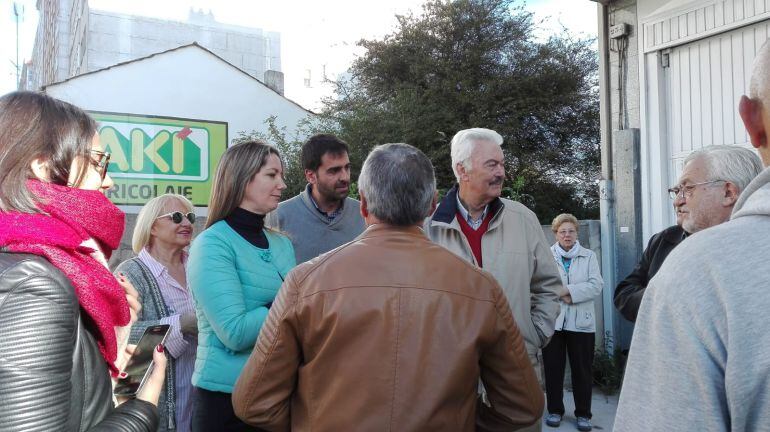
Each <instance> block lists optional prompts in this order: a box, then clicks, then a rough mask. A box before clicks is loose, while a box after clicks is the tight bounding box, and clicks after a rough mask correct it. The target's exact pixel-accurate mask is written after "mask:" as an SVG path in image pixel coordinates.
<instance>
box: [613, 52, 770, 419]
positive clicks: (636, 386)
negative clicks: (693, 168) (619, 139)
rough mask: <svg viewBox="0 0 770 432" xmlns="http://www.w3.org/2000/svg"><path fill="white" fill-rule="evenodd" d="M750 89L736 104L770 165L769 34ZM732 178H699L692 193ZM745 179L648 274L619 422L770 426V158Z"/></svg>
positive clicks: (717, 186) (753, 141) (715, 187)
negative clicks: (728, 202) (715, 215)
mask: <svg viewBox="0 0 770 432" xmlns="http://www.w3.org/2000/svg"><path fill="white" fill-rule="evenodd" d="M749 91H750V92H749V94H750V97H747V96H743V97H742V98H741V101H740V103H739V107H738V109H739V113H740V115H741V118H742V119H743V123H744V125H745V127H746V131H747V132H748V136H749V140H750V141H751V144H752V145H753V146H754V147H755V148H756V149H757V150H758V151H759V154H760V156H761V157H762V161H763V162H764V164H765V166H770V147H769V146H768V141H767V138H768V132H770V43H765V45H764V46H763V47H762V48H760V51H759V53H758V55H757V57H756V59H755V62H754V68H753V72H752V76H751V81H750V87H749ZM717 179H719V180H726V181H728V182H729V178H727V177H725V176H722V175H719V176H717V175H714V174H713V173H712V177H710V178H708V177H707V178H697V179H696V178H693V179H690V182H689V183H686V184H687V185H693V184H694V183H699V182H706V181H712V180H717ZM704 187H705V188H706V189H704ZM727 187H728V186H725V185H724V183H721V182H715V183H714V184H713V185H712V184H704V185H699V186H696V187H695V188H693V189H691V193H692V195H691V197H687V195H686V193H687V191H686V190H685V191H684V193H685V197H686V198H685V199H687V200H689V199H691V198H695V197H696V196H698V194H699V193H703V192H705V191H707V189H708V191H709V192H711V193H716V192H717V191H722V192H725V191H726V189H727ZM741 189H742V193H741V196H740V197H739V198H738V200H737V202H736V203H735V205H734V207H733V211H732V215H731V216H730V220H729V221H727V222H725V223H722V224H720V225H719V226H715V227H713V228H709V229H707V230H704V231H702V232H700V233H698V234H696V235H694V236H692V237H690V238H688V239H687V241H685V242H683V243H682V244H681V245H679V246H678V247H677V248H676V249H675V250H674V251H673V252H671V254H670V255H669V256H668V258H666V262H665V263H663V266H662V267H661V268H660V271H659V272H658V274H657V275H656V276H655V278H653V279H652V281H650V284H649V286H648V287H647V294H646V295H645V300H644V301H643V302H642V305H641V308H640V310H639V317H638V320H637V324H636V329H635V330H634V338H633V342H632V343H631V352H630V356H629V358H628V363H627V366H626V373H625V378H624V380H623V390H622V392H621V394H620V401H619V403H618V411H617V416H616V418H615V426H614V429H613V430H614V431H616V432H625V431H659V430H667V431H759V430H767V429H768V425H769V424H770V385H768V377H770V332H768V330H767V324H766V323H767V314H768V310H770V267H769V266H768V263H770V168H765V170H764V171H762V172H761V173H760V174H759V175H758V176H757V177H756V178H754V179H753V180H752V181H751V182H750V183H749V184H748V185H746V186H745V188H741ZM725 193H726V192H725ZM689 210H692V209H689Z"/></svg>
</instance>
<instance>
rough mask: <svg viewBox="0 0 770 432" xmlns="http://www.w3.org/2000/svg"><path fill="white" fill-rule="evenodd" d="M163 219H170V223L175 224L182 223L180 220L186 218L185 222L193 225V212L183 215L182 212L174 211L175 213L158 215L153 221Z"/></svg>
mask: <svg viewBox="0 0 770 432" xmlns="http://www.w3.org/2000/svg"><path fill="white" fill-rule="evenodd" d="M164 217H168V218H171V222H174V223H175V224H180V223H182V220H183V219H184V218H187V220H188V221H190V223H195V213H193V212H190V213H187V214H185V213H182V212H178V211H175V212H171V213H166V214H164V215H160V216H158V217H156V218H155V219H160V218H164Z"/></svg>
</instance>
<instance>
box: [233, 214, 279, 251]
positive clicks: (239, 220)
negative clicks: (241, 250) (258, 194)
mask: <svg viewBox="0 0 770 432" xmlns="http://www.w3.org/2000/svg"><path fill="white" fill-rule="evenodd" d="M225 222H227V224H228V225H230V228H232V229H233V230H235V232H237V233H238V234H239V235H240V236H241V237H243V238H245V239H246V241H248V242H249V243H251V244H253V245H254V246H256V247H258V248H261V249H267V248H268V247H270V244H269V243H268V242H267V236H266V235H265V231H264V230H263V229H262V228H263V227H264V225H265V215H261V214H256V213H252V212H250V211H248V210H244V209H242V208H240V207H236V208H235V210H233V212H232V213H230V216H228V217H226V218H225Z"/></svg>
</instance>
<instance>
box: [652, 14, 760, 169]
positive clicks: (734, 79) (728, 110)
mask: <svg viewBox="0 0 770 432" xmlns="http://www.w3.org/2000/svg"><path fill="white" fill-rule="evenodd" d="M769 34H770V22H768V21H765V22H761V23H757V24H754V25H751V26H748V27H743V28H739V29H736V30H732V31H730V32H727V33H723V34H719V35H715V36H712V37H708V38H706V39H701V40H698V41H695V42H691V43H688V44H685V45H681V46H678V47H674V48H672V49H671V50H670V52H668V67H665V62H664V68H663V71H664V81H663V83H664V85H665V95H666V99H665V100H666V104H665V108H666V109H667V112H666V115H665V119H666V128H667V130H668V132H669V133H668V145H667V147H668V148H669V149H670V153H669V155H670V156H669V157H670V161H671V164H672V165H671V167H672V169H671V170H670V171H669V172H670V174H671V175H670V176H669V182H670V183H671V184H673V182H674V181H676V179H677V178H678V177H679V174H680V173H681V171H682V162H683V160H684V158H685V157H687V155H688V154H690V152H692V151H693V150H697V149H699V148H702V147H705V146H709V145H715V144H732V145H744V146H748V147H751V146H750V144H749V142H748V136H747V135H746V130H745V129H744V128H743V124H742V122H741V119H740V117H739V116H738V100H739V99H740V97H741V95H743V94H746V93H747V89H748V85H749V77H750V75H751V65H752V62H753V61H754V57H755V56H756V53H757V51H758V50H759V48H760V47H762V44H764V43H765V41H766V40H767V39H768V35H769Z"/></svg>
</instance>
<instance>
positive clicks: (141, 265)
mask: <svg viewBox="0 0 770 432" xmlns="http://www.w3.org/2000/svg"><path fill="white" fill-rule="evenodd" d="M194 222H195V213H194V212H193V205H192V203H191V202H190V200H188V199H187V198H185V197H184V196H182V195H176V194H164V195H161V196H158V197H155V198H153V199H151V200H149V201H147V203H146V204H145V205H144V207H142V210H140V211H139V215H138V216H137V218H136V225H135V226H134V233H133V237H132V240H131V245H132V247H133V249H134V252H135V253H136V255H137V256H136V257H134V258H131V259H129V260H127V261H125V262H123V263H122V264H120V265H119V266H118V268H117V269H116V270H115V272H116V273H117V274H124V275H125V277H126V278H127V279H128V280H129V281H130V282H131V283H132V284H133V286H134V287H136V290H137V291H138V292H139V302H140V303H141V304H142V310H141V311H140V312H139V317H138V319H137V322H136V323H134V325H133V327H131V338H130V342H132V343H136V341H137V340H139V338H140V337H141V336H142V333H143V332H144V331H145V329H147V328H150V327H152V326H156V325H158V324H168V325H170V326H171V332H170V334H169V336H168V338H167V339H166V342H165V343H164V346H165V347H166V351H167V352H168V354H169V365H168V368H167V369H166V384H165V386H164V387H163V392H162V393H161V395H160V402H159V403H158V410H159V412H160V427H159V428H158V432H164V431H167V430H177V431H180V432H189V431H190V412H191V411H192V398H191V394H192V384H191V383H190V380H191V378H192V373H193V368H194V367H195V352H196V350H197V348H198V323H197V321H196V319H195V307H194V305H193V301H192V296H191V295H190V291H189V290H188V288H187V271H186V270H185V265H186V264H187V251H186V249H187V247H188V246H189V245H190V242H191V241H192V237H193V223H194Z"/></svg>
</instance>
